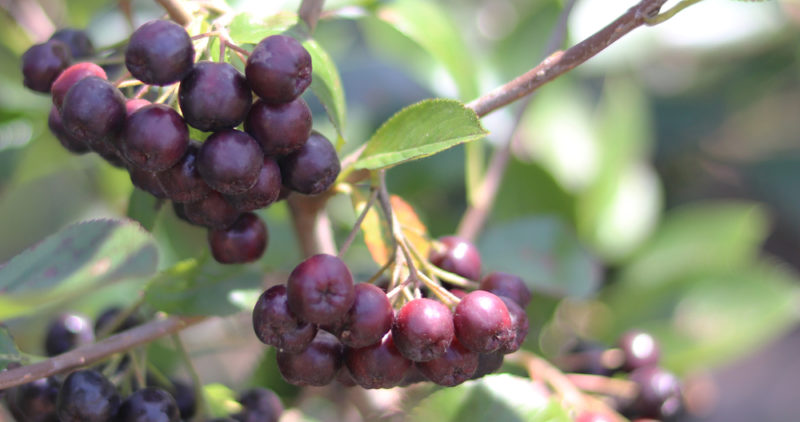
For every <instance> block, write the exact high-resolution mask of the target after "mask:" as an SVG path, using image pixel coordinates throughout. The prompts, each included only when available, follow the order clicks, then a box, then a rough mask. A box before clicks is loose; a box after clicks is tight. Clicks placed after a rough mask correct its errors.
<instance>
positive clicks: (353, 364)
mask: <svg viewBox="0 0 800 422" xmlns="http://www.w3.org/2000/svg"><path fill="white" fill-rule="evenodd" d="M345 365H346V366H347V369H348V370H349V371H350V376H351V377H352V378H353V380H354V381H355V382H356V383H357V384H358V385H360V386H361V387H364V388H392V387H395V386H397V385H399V384H400V382H402V381H403V378H404V377H405V375H406V372H407V371H408V368H410V367H411V361H410V360H408V359H406V358H405V357H403V355H402V354H400V351H398V350H397V347H395V345H394V341H393V339H392V333H391V332H389V333H387V334H386V335H385V336H384V337H383V340H382V341H379V342H378V343H376V344H373V345H371V346H366V347H362V348H357V349H356V348H349V347H348V348H347V349H345Z"/></svg>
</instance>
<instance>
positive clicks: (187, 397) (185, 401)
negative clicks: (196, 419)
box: [168, 379, 197, 420]
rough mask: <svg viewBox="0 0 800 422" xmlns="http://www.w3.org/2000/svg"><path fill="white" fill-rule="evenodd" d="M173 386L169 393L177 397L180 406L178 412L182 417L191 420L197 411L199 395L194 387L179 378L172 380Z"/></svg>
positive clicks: (176, 402)
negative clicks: (197, 395)
mask: <svg viewBox="0 0 800 422" xmlns="http://www.w3.org/2000/svg"><path fill="white" fill-rule="evenodd" d="M171 381H172V387H171V388H169V389H168V390H169V393H170V395H172V397H173V398H174V399H175V404H176V405H177V406H178V413H179V414H180V415H181V419H183V420H190V419H192V416H194V414H195V412H196V411H197V397H196V396H195V394H194V388H193V387H192V386H191V385H189V384H187V383H185V382H183V381H178V380H175V379H173V380H171Z"/></svg>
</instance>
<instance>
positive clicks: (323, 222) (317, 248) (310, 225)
mask: <svg viewBox="0 0 800 422" xmlns="http://www.w3.org/2000/svg"><path fill="white" fill-rule="evenodd" d="M327 200H328V193H322V194H320V195H316V196H307V195H300V194H291V195H289V197H288V198H286V201H287V203H288V204H289V209H290V210H291V216H292V224H293V226H294V231H295V234H296V237H297V241H298V243H299V244H300V251H301V252H302V254H303V256H311V255H314V254H318V253H327V254H330V255H336V244H335V242H334V241H333V232H332V231H331V228H330V220H328V217H327V216H326V215H325V211H324V208H325V203H326V202H327Z"/></svg>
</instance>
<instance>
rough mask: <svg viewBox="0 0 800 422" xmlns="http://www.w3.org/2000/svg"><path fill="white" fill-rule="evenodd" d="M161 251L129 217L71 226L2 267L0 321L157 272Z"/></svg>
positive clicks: (0, 274)
mask: <svg viewBox="0 0 800 422" xmlns="http://www.w3.org/2000/svg"><path fill="white" fill-rule="evenodd" d="M157 265H158V251H157V249H156V245H155V242H154V241H153V238H152V237H151V236H150V234H149V233H147V232H146V231H144V230H142V228H141V226H139V225H138V224H136V223H134V222H130V221H121V220H93V221H88V222H83V223H78V224H73V225H71V226H69V227H67V228H65V229H63V230H61V231H59V232H58V233H56V234H54V235H52V236H50V237H48V238H46V239H45V240H43V241H41V242H40V243H38V244H36V245H35V246H33V247H31V248H29V249H27V250H26V251H24V252H22V253H21V254H19V255H17V256H16V257H14V258H12V259H11V260H10V261H9V262H8V263H6V264H5V265H4V266H3V267H2V268H0V292H2V294H0V319H7V318H12V317H15V316H20V315H25V314H30V313H32V312H35V311H36V310H38V309H40V308H41V307H42V306H46V305H54V304H57V303H61V302H64V301H67V300H69V299H75V298H77V297H79V296H81V295H83V294H86V293H88V292H92V291H95V290H97V289H98V288H101V287H103V286H106V285H109V284H111V283H115V282H120V281H124V280H137V279H144V278H146V277H149V276H151V275H153V274H154V273H155V270H156V267H157Z"/></svg>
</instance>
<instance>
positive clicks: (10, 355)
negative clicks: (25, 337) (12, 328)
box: [0, 324, 20, 370]
mask: <svg viewBox="0 0 800 422" xmlns="http://www.w3.org/2000/svg"><path fill="white" fill-rule="evenodd" d="M19 360H20V356H19V349H18V348H17V345H16V343H14V338H13V337H11V333H9V332H8V327H6V326H5V325H2V324H0V370H3V369H5V367H6V366H8V364H9V363H11V362H19Z"/></svg>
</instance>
